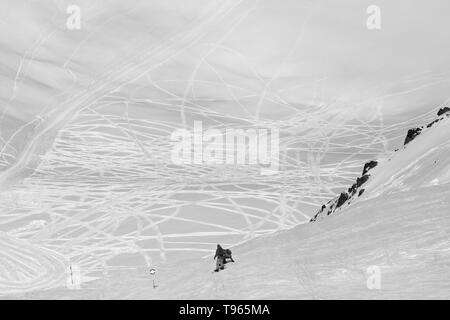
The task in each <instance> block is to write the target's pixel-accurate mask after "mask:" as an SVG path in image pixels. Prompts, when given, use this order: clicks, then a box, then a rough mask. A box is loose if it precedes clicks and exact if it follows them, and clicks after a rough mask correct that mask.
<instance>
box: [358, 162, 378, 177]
mask: <svg viewBox="0 0 450 320" xmlns="http://www.w3.org/2000/svg"><path fill="white" fill-rule="evenodd" d="M377 165H378V161H374V160H372V161H369V162H367V163H365V164H364V169H363V173H362V174H363V175H365V174H366V173H367V172H368V171H369V170H370V169H373V168H375V167H376V166H377Z"/></svg>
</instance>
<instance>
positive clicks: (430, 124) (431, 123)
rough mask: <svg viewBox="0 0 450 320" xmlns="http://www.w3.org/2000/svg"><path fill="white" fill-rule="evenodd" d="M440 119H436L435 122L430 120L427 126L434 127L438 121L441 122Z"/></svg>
mask: <svg viewBox="0 0 450 320" xmlns="http://www.w3.org/2000/svg"><path fill="white" fill-rule="evenodd" d="M439 120H440V119H436V120H434V121H433V122H430V123H429V124H427V128H429V127H432V126H433V124H435V123H436V122H439Z"/></svg>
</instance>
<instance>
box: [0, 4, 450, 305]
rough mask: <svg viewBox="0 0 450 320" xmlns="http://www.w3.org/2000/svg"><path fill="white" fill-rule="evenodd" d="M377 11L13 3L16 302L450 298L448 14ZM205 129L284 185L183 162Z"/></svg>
mask: <svg viewBox="0 0 450 320" xmlns="http://www.w3.org/2000/svg"><path fill="white" fill-rule="evenodd" d="M379 2H380V3H379V4H378V5H379V6H380V10H381V15H382V20H381V21H382V22H381V28H380V29H376V30H373V29H370V28H368V26H367V19H368V18H369V14H368V12H367V11H368V8H369V6H372V5H373V3H372V1H368V0H345V1H335V0H320V1H312V0H284V1H282V4H281V3H280V1H278V0H248V1H242V0H223V1H222V0H221V1H211V0H190V1H186V0H170V1H167V0H154V1H148V0H129V1H123V0H108V1H104V0H54V1H36V0H31V1H17V0H2V1H0V295H1V296H2V297H4V296H8V297H10V296H12V297H17V296H19V297H20V296H24V297H46V298H57V297H68V298H73V297H82V298H89V297H91V298H101V297H114V298H127V297H142V298H144V297H148V298H164V297H181V298H196V297H204V298H218V297H219V298H220V297H226V298H228V297H230V298H256V297H273V298H283V297H287V298H308V297H309V298H327V297H375V298H376V297H397V296H398V297H412V296H418V297H420V293H419V291H420V290H423V296H427V297H431V296H436V297H446V296H447V295H446V292H448V290H447V291H445V289H446V288H447V287H448V278H447V273H446V272H443V271H442V270H443V269H445V268H446V267H447V266H448V259H447V258H448V247H449V246H448V231H447V230H448V229H449V228H448V214H447V213H448V211H449V210H448V208H449V206H448V180H449V176H448V160H447V159H448V145H447V144H446V141H447V140H448V117H447V113H445V114H442V115H440V116H439V118H442V120H441V121H439V122H433V125H431V126H430V127H428V126H427V125H426V124H428V123H432V121H434V120H435V119H436V111H437V110H435V106H438V105H442V106H441V107H445V106H447V105H448V102H449V100H448V99H449V96H448V92H449V88H450V77H449V75H450V65H449V59H448V57H449V56H450V43H449V42H448V39H449V36H448V31H447V30H450V20H449V19H448V18H447V16H448V12H449V9H450V2H449V1H448V0H435V1H433V3H432V4H430V3H428V2H425V1H420V0H396V1H387V0H380V1H379ZM74 8H78V9H79V13H80V22H81V25H80V26H79V28H75V29H73V28H69V27H68V22H69V20H70V17H71V15H72V14H73V12H74V11H73V9H74ZM75 11H76V10H75ZM405 12H407V14H405ZM199 121H201V122H202V124H203V127H204V128H205V129H213V130H219V131H220V132H223V131H226V130H227V129H244V130H247V129H255V128H266V127H271V128H276V129H278V130H279V165H280V166H279V172H277V173H276V174H273V175H263V174H261V170H260V169H261V168H260V167H259V166H253V165H225V166H220V165H219V166H215V165H203V164H202V165H198V164H194V165H185V166H183V165H176V164H174V163H173V162H172V161H171V157H170V154H171V148H172V147H173V145H172V141H171V139H170V138H171V134H172V133H174V132H176V131H177V130H180V129H184V130H192V129H193V127H194V126H195V122H199ZM423 124H425V125H424V126H423V128H420V127H418V128H417V126H419V125H423ZM413 127H414V128H416V129H413V130H412V131H410V132H409V134H408V136H409V138H408V140H411V138H414V139H413V140H411V141H408V143H407V144H406V146H405V147H403V142H404V139H405V134H406V130H408V129H410V128H413ZM417 133H420V135H418V136H417ZM399 146H401V147H400V148H399ZM395 148H399V150H398V151H397V152H394V151H391V150H394V149H395ZM374 159H376V165H375V162H371V161H372V160H374ZM365 163H366V164H367V166H365V168H364V164H365ZM363 169H364V171H366V172H364V174H363V175H362V176H361V171H363ZM356 177H359V180H357V181H356V185H353V184H354V183H355V178H356ZM363 190H364V191H363ZM342 191H344V192H346V193H347V194H348V196H340V195H339V196H338V197H337V198H333V197H335V195H336V194H339V193H341V192H342ZM330 199H332V200H331V201H330V202H329V203H328V204H327V201H328V200H330ZM338 203H339V208H338V209H337V210H336V207H338V205H337V204H338ZM322 204H325V208H323V210H322V213H323V214H319V215H318V216H317V217H316V218H315V219H314V215H315V214H316V213H317V209H318V208H319V207H320V206H321V205H322ZM331 205H334V206H333V209H332V210H331V211H332V212H333V214H330V215H329V216H326V215H327V213H328V212H330V209H331V208H330V207H331ZM311 218H313V220H316V221H315V222H314V223H308V222H309V221H310V220H311ZM322 218H324V219H322ZM217 243H221V244H222V245H223V246H225V247H232V248H233V252H234V254H235V260H236V263H235V264H230V265H228V268H227V270H226V271H225V272H220V273H218V274H210V271H211V270H212V268H213V261H212V255H211V254H212V253H213V251H214V249H215V247H216V244H217ZM205 256H206V258H204V257H205ZM370 266H379V267H380V268H381V270H382V279H383V280H382V289H381V291H378V290H375V291H373V290H372V291H371V290H368V289H367V286H366V282H365V281H366V277H367V275H366V270H367V268H369V267H370ZM149 268H156V270H157V273H156V283H157V284H158V287H157V288H154V287H153V284H152V278H151V277H150V276H149V274H148V270H149ZM425 270H429V271H430V272H425ZM417 278H419V279H418V280H417ZM415 281H416V282H415ZM70 289H79V290H70ZM383 290H386V291H383Z"/></svg>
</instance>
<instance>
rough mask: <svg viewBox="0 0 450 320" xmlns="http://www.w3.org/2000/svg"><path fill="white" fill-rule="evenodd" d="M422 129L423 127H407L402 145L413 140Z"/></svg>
mask: <svg viewBox="0 0 450 320" xmlns="http://www.w3.org/2000/svg"><path fill="white" fill-rule="evenodd" d="M422 129H423V127H419V128H413V129H409V130H408V133H407V134H406V138H405V142H404V143H403V145H407V144H408V143H410V142H411V141H413V140H414V139H415V138H416V137H417V136H418V135H419V134H420V133H421V132H422Z"/></svg>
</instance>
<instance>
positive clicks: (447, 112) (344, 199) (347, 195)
mask: <svg viewBox="0 0 450 320" xmlns="http://www.w3.org/2000/svg"><path fill="white" fill-rule="evenodd" d="M437 116H438V118H437V119H435V120H434V121H432V122H430V123H429V124H427V125H426V127H427V128H430V127H432V126H433V125H435V124H436V123H438V122H439V121H441V120H443V119H444V118H445V117H450V107H444V108H441V109H439V111H438V112H437ZM423 130H424V126H421V127H417V128H412V129H409V130H408V133H407V135H406V138H405V141H404V145H407V144H408V143H410V142H411V141H413V140H414V139H415V138H416V137H417V136H419V135H420V134H421V133H422V131H423ZM397 150H398V149H396V150H395V151H397ZM377 165H378V161H375V160H373V161H369V162H367V163H365V164H364V167H363V171H362V174H361V176H360V177H358V178H357V179H356V182H355V183H354V184H353V185H352V186H351V187H350V188H348V189H347V192H342V193H341V194H340V195H339V196H337V197H335V198H334V199H332V200H330V201H328V203H327V204H326V205H325V204H324V205H322V207H321V208H320V210H319V211H318V212H317V213H316V215H315V216H314V217H313V218H311V220H310V222H314V221H317V220H319V219H321V218H323V217H325V216H329V215H330V214H332V213H334V212H335V211H336V210H337V209H339V208H341V207H342V206H343V205H344V204H350V203H351V201H352V199H353V198H357V197H360V196H361V195H362V194H363V193H364V191H365V189H363V188H362V186H363V185H364V184H365V183H366V182H367V181H368V180H369V179H370V174H369V171H370V170H372V169H373V168H375V167H376V166H377Z"/></svg>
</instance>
